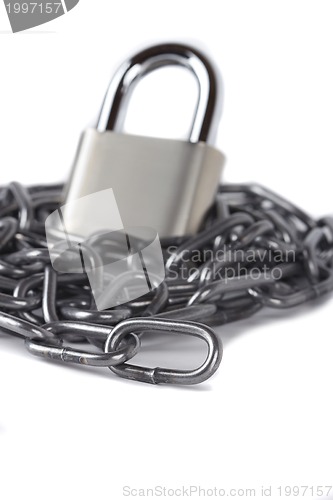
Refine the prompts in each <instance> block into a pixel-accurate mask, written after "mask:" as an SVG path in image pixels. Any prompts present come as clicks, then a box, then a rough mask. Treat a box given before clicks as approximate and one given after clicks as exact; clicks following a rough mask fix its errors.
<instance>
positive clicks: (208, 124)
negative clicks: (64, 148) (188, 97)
mask: <svg viewBox="0 0 333 500" xmlns="http://www.w3.org/2000/svg"><path fill="white" fill-rule="evenodd" d="M165 66H181V67H184V68H187V69H188V70H189V71H190V72H192V74H194V76H195V77H196V80H197V83H198V101H197V105H196V110H195V117H194V121H193V125H192V129H191V132H190V135H189V138H188V140H189V141H190V142H193V143H196V142H199V141H204V142H212V141H214V135H215V131H216V128H217V123H218V120H219V118H220V114H221V105H222V96H221V95H220V94H221V92H220V90H221V85H220V83H221V82H220V79H219V77H218V74H217V71H216V69H215V68H214V67H213V65H212V63H211V62H210V61H209V59H208V58H207V57H206V56H205V55H204V54H202V53H201V52H200V51H199V50H197V49H195V48H193V47H190V46H188V45H182V44H176V43H166V44H160V45H155V46H153V47H149V48H147V49H145V50H142V51H141V52H139V53H137V54H135V55H134V56H132V57H131V58H129V59H128V60H127V61H125V62H124V63H123V64H122V65H121V66H120V68H119V69H118V71H117V72H116V73H115V75H114V78H113V79H112V81H111V83H110V86H109V88H108V91H107V93H106V96H105V100H104V104H103V106H102V110H101V114H100V117H99V120H98V124H97V130H98V131H99V132H105V131H106V130H112V131H116V132H118V131H120V130H121V129H122V126H123V123H124V119H125V115H126V111H127V106H128V102H129V98H130V96H131V94H132V91H133V90H134V87H135V86H136V84H137V83H138V82H139V81H140V80H141V79H142V78H143V77H144V76H145V75H147V74H148V73H150V72H152V71H154V70H156V69H158V68H161V67H165Z"/></svg>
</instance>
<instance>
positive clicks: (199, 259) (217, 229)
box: [0, 183, 333, 384]
mask: <svg viewBox="0 0 333 500" xmlns="http://www.w3.org/2000/svg"><path fill="white" fill-rule="evenodd" d="M62 190H63V186H62V185H47V186H33V187H29V188H25V187H23V186H22V185H20V184H18V183H11V184H10V185H8V186H5V187H2V188H0V331H1V332H2V333H5V334H9V335H14V336H16V337H19V338H21V339H23V340H24V341H25V345H26V347H27V349H28V351H29V352H30V353H32V354H34V355H37V356H42V357H44V358H45V357H46V358H50V359H57V360H61V361H63V362H66V363H79V364H83V365H90V366H98V367H109V368H110V369H111V370H112V371H113V372H114V373H116V374H117V375H119V376H121V377H125V378H129V379H134V380H139V381H145V382H150V383H171V384H195V383H199V382H202V381H204V380H206V379H207V378H209V377H210V376H211V375H212V374H213V373H214V372H215V371H216V369H217V368H218V366H219V364H220V362H221V358H222V344H221V342H220V340H219V338H218V336H217V335H216V334H215V333H214V331H213V330H212V328H211V327H212V326H214V325H215V326H216V325H223V324H226V323H229V322H232V321H236V320H241V319H245V318H248V317H250V316H252V315H253V314H255V313H256V312H258V311H259V310H260V309H261V308H262V307H264V306H266V307H272V308H278V309H283V308H290V307H295V306H299V305H301V304H303V303H305V302H307V301H309V300H312V299H315V298H318V297H321V296H323V295H325V294H328V293H329V292H331V291H332V290H333V217H325V218H322V219H320V220H314V219H313V218H311V217H310V216H309V215H307V214H306V213H305V212H303V211H302V210H300V209H299V208H298V207H296V206H295V205H293V204H292V203H290V202H288V201H287V200H285V199H283V198H281V197H280V196H278V195H276V194H275V193H273V192H271V191H269V190H267V189H265V188H263V187H261V186H259V185H253V184H247V185H233V184H229V185H222V186H220V188H219V191H218V193H217V196H216V201H215V203H214V206H213V207H212V209H211V211H210V213H209V214H208V215H207V218H206V220H205V222H204V224H203V226H202V229H201V231H200V232H199V233H198V234H197V235H195V236H191V237H186V238H173V239H164V240H162V241H161V243H162V249H163V252H164V258H165V270H166V279H165V281H164V282H163V283H162V284H161V285H160V286H159V287H158V288H157V289H155V290H154V291H153V292H150V293H148V294H147V295H145V296H143V297H141V298H140V299H137V300H135V301H131V302H129V303H127V304H126V306H117V307H115V308H112V309H108V310H105V311H98V310H97V309H96V306H95V304H94V299H93V296H92V293H91V289H90V287H89V282H88V279H87V276H86V275H84V274H61V273H57V272H56V271H55V270H54V269H53V268H52V266H51V264H50V258H49V252H48V248H47V242H46V237H45V227H44V221H45V219H46V217H47V216H48V215H49V214H50V213H51V212H52V211H54V210H55V209H57V208H58V207H59V204H60V203H61V202H62ZM107 243H110V241H109V242H107V241H103V238H101V239H100V244H101V245H103V244H107ZM130 279H131V276H129V277H128V279H127V276H126V275H124V276H122V277H121V284H120V286H121V288H124V287H126V286H130V283H129V281H130ZM116 286H118V287H119V283H118V285H117V284H115V287H116ZM147 331H150V332H158V331H162V332H166V333H170V334H176V335H178V334H185V335H192V336H195V337H198V338H200V339H202V340H203V341H204V342H205V343H206V344H207V346H208V354H207V358H206V360H205V362H204V363H203V364H202V365H201V366H200V367H199V368H196V369H194V370H171V369H164V368H153V369H151V368H147V367H141V366H136V365H132V364H129V363H128V361H129V360H130V359H131V358H133V357H134V356H135V354H136V353H137V352H138V351H139V349H140V345H141V342H140V337H141V335H143V334H145V332H147ZM78 343H80V346H81V344H82V343H83V344H85V345H86V346H87V347H86V348H84V349H82V348H81V347H80V348H78ZM89 345H90V348H89V347H88V346H89ZM92 347H93V349H94V350H92Z"/></svg>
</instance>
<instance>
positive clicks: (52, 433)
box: [0, 0, 333, 500]
mask: <svg viewBox="0 0 333 500" xmlns="http://www.w3.org/2000/svg"><path fill="white" fill-rule="evenodd" d="M332 27H333V4H332V2H331V1H325V0H321V1H320V2H316V1H311V2H309V1H306V0H302V1H299V2H298V1H290V0H289V1H284V0H280V1H279V2H277V1H267V0H265V1H257V0H251V1H240V0H238V1H233V2H232V1H231V0H230V1H223V0H219V1H216V0H214V1H213V0H206V1H205V2H201V1H197V0H191V1H189V0H181V1H179V0H177V1H176V0H169V1H168V2H156V1H148V0H140V1H137V0H136V1H129V0H127V1H123V2H113V1H110V0H94V1H92V0H91V1H88V0H81V1H80V3H79V5H78V6H77V7H76V8H75V9H73V10H72V11H71V12H70V13H68V15H66V16H64V17H62V18H59V19H58V20H55V21H53V22H52V23H50V24H46V25H44V26H42V27H39V28H36V29H34V30H31V31H29V32H25V33H21V34H16V35H13V34H11V33H10V31H9V29H10V27H9V23H8V20H7V18H6V13H5V9H4V7H3V5H1V6H0V54H1V59H0V64H1V78H0V138H1V139H0V140H1V143H0V182H1V184H4V183H6V182H8V181H10V180H14V179H15V180H19V181H21V182H23V183H33V182H38V183H40V182H53V181H59V180H65V179H66V177H67V176H68V172H69V169H70V165H71V162H72V158H73V155H74V152H75V148H76V144H77V141H78V138H79V134H80V131H81V130H82V129H83V128H84V127H86V126H87V125H88V124H93V123H94V121H95V120H96V117H97V115H98V111H99V107H100V105H101V102H102V99H103V93H104V91H105V89H106V86H107V84H108V81H109V79H110V76H111V75H112V72H113V71H114V69H115V68H116V67H117V65H118V63H119V62H121V61H122V59H123V58H124V57H126V56H127V55H128V54H130V53H131V52H133V50H137V49H138V48H141V47H142V46H145V45H147V44H150V43H152V42H156V41H186V42H190V43H192V42H193V43H195V44H197V45H198V46H200V47H202V48H204V49H205V50H206V51H207V52H208V53H210V54H211V56H212V58H213V59H214V60H215V62H216V63H217V65H218V66H219V67H220V69H221V72H222V74H223V79H224V86H225V105H224V114H223V119H222V122H221V127H220V130H219V135H218V141H217V145H218V147H220V148H221V149H222V150H223V151H224V152H225V154H226V155H227V157H228V164H227V169H226V172H225V176H224V179H225V180H226V181H234V182H243V181H252V180H253V181H257V182H260V183H263V184H265V185H267V186H268V187H270V188H273V189H275V190H276V191H278V192H280V193H281V194H284V195H285V196H287V197H289V198H290V199H292V200H293V201H295V202H297V203H298V204H300V205H301V206H302V207H303V208H304V209H306V210H308V211H309V212H311V213H312V214H314V215H316V216H320V215H324V214H328V213H330V212H331V213H332V211H333V210H332V208H333V207H332V168H333V148H332V137H333V90H332V89H333V69H332V63H333V28H332ZM170 75H172V72H171V73H169V75H168V77H166V79H165V81H164V83H163V79H156V78H155V77H154V76H151V80H150V87H149V85H148V83H144V84H143V85H142V90H141V92H142V93H141V96H140V93H139V90H138V92H137V96H136V100H135V101H134V102H133V108H132V113H131V115H130V120H129V122H130V123H129V127H132V131H134V129H135V131H136V132H137V133H149V130H150V131H151V130H154V131H157V132H158V133H160V134H162V133H165V135H171V136H172V135H181V134H182V133H183V132H184V128H183V129H182V126H184V124H186V123H188V122H186V119H187V120H188V118H187V117H190V113H191V106H192V102H193V99H194V98H195V96H194V91H193V85H192V83H193V82H191V81H190V79H189V78H188V75H186V74H182V73H180V72H179V71H178V72H177V71H174V73H173V76H174V77H175V78H170ZM165 82H167V84H166V83H165ZM187 88H188V89H189V90H188V91H187ZM148 89H150V90H149V91H148ZM177 95H179V97H177ZM139 97H140V98H139ZM143 97H144V99H143ZM192 98H193V99H192ZM191 99H192V101H191ZM159 106H161V107H159ZM152 124H153V125H152ZM220 335H221V337H222V339H223V341H224V346H225V353H224V359H223V362H222V365H221V368H220V370H219V372H218V374H217V375H216V376H215V377H214V378H213V379H212V380H211V381H209V382H207V383H205V384H203V385H202V386H198V387H197V388H196V387H193V388H174V387H167V386H150V385H144V384H139V383H134V382H128V381H123V380H121V379H118V378H115V377H114V376H113V375H112V374H111V372H109V371H108V370H101V371H98V370H89V369H80V368H72V367H68V366H66V367H63V366H60V365H58V364H52V363H46V362H43V361H40V360H38V359H36V358H32V357H30V356H29V355H28V354H27V353H26V352H25V350H24V346H23V345H22V344H21V343H20V341H18V340H16V339H12V338H9V337H8V338H7V337H6V336H3V335H1V334H0V342H1V349H0V476H1V479H0V496H1V499H4V500H11V499H14V498H15V499H18V498H22V499H25V498H29V499H30V498H32V499H34V500H37V499H42V498H43V499H48V500H51V499H60V498H65V499H72V498H74V499H76V498H77V499H79V498H80V499H86V498H87V499H88V498H103V499H117V500H118V499H121V498H122V487H123V486H125V485H129V486H130V487H132V488H139V487H153V486H155V485H165V486H169V487H176V486H179V485H182V484H184V485H189V484H196V485H199V484H200V485H201V486H205V487H214V486H217V487H220V488H227V487H232V488H251V487H253V488H257V490H258V492H260V488H261V486H262V485H265V486H269V485H290V486H293V485H300V484H302V485H309V486H317V485H333V463H332V462H333V460H332V444H333V439H332V425H333V424H332V422H333V418H332V417H333V406H332V350H333V336H332V301H329V300H327V301H324V302H322V303H320V304H318V303H316V304H310V305H307V306H306V307H302V308H298V309H297V310H295V311H290V312H288V313H284V312H272V311H265V312H264V313H263V314H261V315H260V316H256V317H254V318H252V319H251V320H248V321H244V322H240V323H236V324H234V325H231V326H227V327H224V328H221V329H220ZM186 340H187V339H186ZM156 348H157V349H160V348H161V349H165V350H167V351H168V352H169V354H170V356H169V358H172V353H173V351H172V343H170V342H169V341H168V342H167V339H164V340H163V343H159V342H158V341H157V342H156ZM178 348H180V349H183V351H181V352H182V353H183V354H182V357H183V358H184V359H183V366H185V367H186V366H189V365H190V364H191V363H192V364H193V363H194V362H196V361H197V360H194V358H193V357H191V354H190V352H188V351H191V350H192V344H188V343H187V342H185V341H184V342H182V343H181V345H180V346H179V345H177V349H178ZM193 349H194V352H195V353H196V354H197V355H198V356H200V352H201V351H200V344H199V346H198V347H197V345H196V344H195V346H194V345H193ZM149 359H150V362H151V363H152V364H154V363H155V364H161V363H163V356H161V355H159V356H158V355H157V353H155V352H154V351H152V352H151V353H150V354H149ZM155 360H156V361H155ZM169 362H170V360H169ZM178 365H179V363H178ZM332 497H333V495H332ZM193 498H195V497H193ZM258 498H260V495H258ZM272 498H277V496H276V495H275V494H273V493H272Z"/></svg>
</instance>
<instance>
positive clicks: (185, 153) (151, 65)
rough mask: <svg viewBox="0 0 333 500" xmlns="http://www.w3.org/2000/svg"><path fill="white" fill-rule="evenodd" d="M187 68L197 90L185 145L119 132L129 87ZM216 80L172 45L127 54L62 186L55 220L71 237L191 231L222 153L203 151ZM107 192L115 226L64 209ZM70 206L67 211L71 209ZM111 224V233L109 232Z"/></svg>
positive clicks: (215, 113)
mask: <svg viewBox="0 0 333 500" xmlns="http://www.w3.org/2000/svg"><path fill="white" fill-rule="evenodd" d="M168 65H177V66H182V67H184V68H187V69H188V70H189V71H191V72H192V73H193V74H194V76H195V77H196V80H197V83H198V102H197V106H196V113H195V117H194V121H193V125H192V129H191V132H190V136H189V139H188V140H187V141H185V140H176V139H165V138H156V137H144V136H139V135H132V134H125V133H122V126H123V122H124V117H125V114H126V110H127V106H128V101H129V97H130V95H131V93H132V91H133V89H134V87H135V85H136V84H137V83H138V82H139V81H140V80H141V79H142V78H143V77H144V76H145V75H147V74H148V73H150V72H151V71H153V70H156V69H157V68H160V67H165V66H168ZM219 94H220V87H219V79H218V76H217V74H216V72H215V69H214V68H213V66H212V64H211V63H210V62H209V60H208V59H207V57H206V56H204V55H203V54H202V53H201V52H199V51H198V50H196V49H194V48H192V47H189V46H186V45H180V44H162V45H157V46H153V47H150V48H148V49H146V50H143V51H141V52H139V53H138V54H136V55H134V56H133V57H132V58H131V59H129V60H128V61H127V62H125V63H124V64H123V65H122V66H121V67H120V68H119V70H118V72H117V73H116V74H115V77H114V79H113V80H112V81H111V84H110V87H109V89H108V91H107V94H106V97H105V101H104V105H103V107H102V111H101V114H100V118H99V120H98V125H97V128H96V129H92V128H90V129H88V130H86V131H85V132H84V133H83V135H82V137H81V141H80V144H79V147H78V151H77V154H76V159H75V161H74V166H73V169H72V173H71V177H70V181H69V183H68V185H67V187H66V191H65V196H64V200H65V203H64V206H63V207H62V212H63V218H64V220H65V221H66V231H67V232H68V233H69V234H71V235H78V236H79V237H82V238H85V237H89V236H90V235H91V234H92V233H94V232H98V231H106V230H117V229H119V227H125V228H126V227H136V226H148V227H150V228H152V229H154V230H155V231H156V232H157V233H158V235H159V237H174V236H185V235H190V234H193V233H195V232H197V231H198V229H199V227H200V224H201V223H202V221H203V218H204V217H205V214H206V213H207V211H208V209H209V208H210V206H211V205H212V203H213V200H214V196H215V194H216V190H217V186H218V184H219V181H220V177H221V171H222V166H223V163H224V156H223V154H222V153H221V152H220V151H218V150H217V149H215V148H214V147H213V146H211V145H210V144H209V142H210V141H211V140H212V138H213V136H214V135H215V132H216V128H217V127H216V124H217V121H218V118H219V114H220V105H221V98H220V95H219ZM110 188H112V190H113V194H114V198H115V201H116V204H117V209H118V214H120V217H121V221H122V222H121V223H119V224H118V223H116V224H115V227H110V212H111V210H110V209H107V208H105V211H104V212H103V211H100V210H99V212H98V217H95V216H94V214H93V216H92V213H91V212H92V208H91V203H90V204H89V203H87V204H84V203H82V204H81V205H80V213H79V215H78V212H77V204H75V203H74V204H73V203H72V202H73V201H75V200H78V199H81V198H84V197H87V195H92V194H94V193H98V192H101V191H104V190H106V189H110ZM73 206H74V207H76V208H75V210H74V211H72V207H73ZM117 224H118V227H117Z"/></svg>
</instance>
